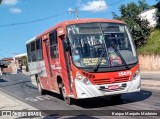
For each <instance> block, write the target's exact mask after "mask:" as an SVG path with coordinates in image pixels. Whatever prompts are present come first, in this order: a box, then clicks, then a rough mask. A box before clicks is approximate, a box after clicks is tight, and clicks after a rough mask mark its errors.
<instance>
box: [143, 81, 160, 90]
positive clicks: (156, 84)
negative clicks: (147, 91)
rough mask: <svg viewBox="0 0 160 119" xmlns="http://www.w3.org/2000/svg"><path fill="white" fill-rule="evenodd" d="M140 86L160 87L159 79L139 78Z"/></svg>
mask: <svg viewBox="0 0 160 119" xmlns="http://www.w3.org/2000/svg"><path fill="white" fill-rule="evenodd" d="M141 86H144V87H151V88H154V87H156V88H160V81H157V80H141Z"/></svg>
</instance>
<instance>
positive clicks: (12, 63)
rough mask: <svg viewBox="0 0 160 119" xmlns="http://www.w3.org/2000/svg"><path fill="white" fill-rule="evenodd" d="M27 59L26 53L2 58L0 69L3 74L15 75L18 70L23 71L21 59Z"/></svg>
mask: <svg viewBox="0 0 160 119" xmlns="http://www.w3.org/2000/svg"><path fill="white" fill-rule="evenodd" d="M24 57H26V58H27V53H23V54H19V55H16V56H14V57H10V58H3V59H1V60H0V67H1V71H2V73H3V74H15V73H17V72H18V71H19V70H23V69H24V70H25V67H24V68H23V66H22V60H23V58H24Z"/></svg>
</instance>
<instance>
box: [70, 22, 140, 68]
mask: <svg viewBox="0 0 160 119" xmlns="http://www.w3.org/2000/svg"><path fill="white" fill-rule="evenodd" d="M67 32H68V38H69V42H70V46H71V56H72V60H73V63H74V64H75V65H76V66H77V67H95V66H96V65H97V63H98V62H99V63H100V67H114V66H124V65H129V64H134V63H136V62H137V61H138V60H137V54H136V50H135V46H134V43H133V40H132V37H131V34H130V32H129V30H128V28H127V26H126V25H124V24H117V23H83V24H75V25H69V26H68V27H67ZM99 60H100V61H99Z"/></svg>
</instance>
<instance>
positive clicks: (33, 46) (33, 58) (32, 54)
mask: <svg viewBox="0 0 160 119" xmlns="http://www.w3.org/2000/svg"><path fill="white" fill-rule="evenodd" d="M35 50H36V45H35V41H33V42H32V43H31V57H32V62H34V61H36V53H35Z"/></svg>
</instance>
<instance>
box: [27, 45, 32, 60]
mask: <svg viewBox="0 0 160 119" xmlns="http://www.w3.org/2000/svg"><path fill="white" fill-rule="evenodd" d="M27 54H28V62H31V61H32V57H31V44H27Z"/></svg>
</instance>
